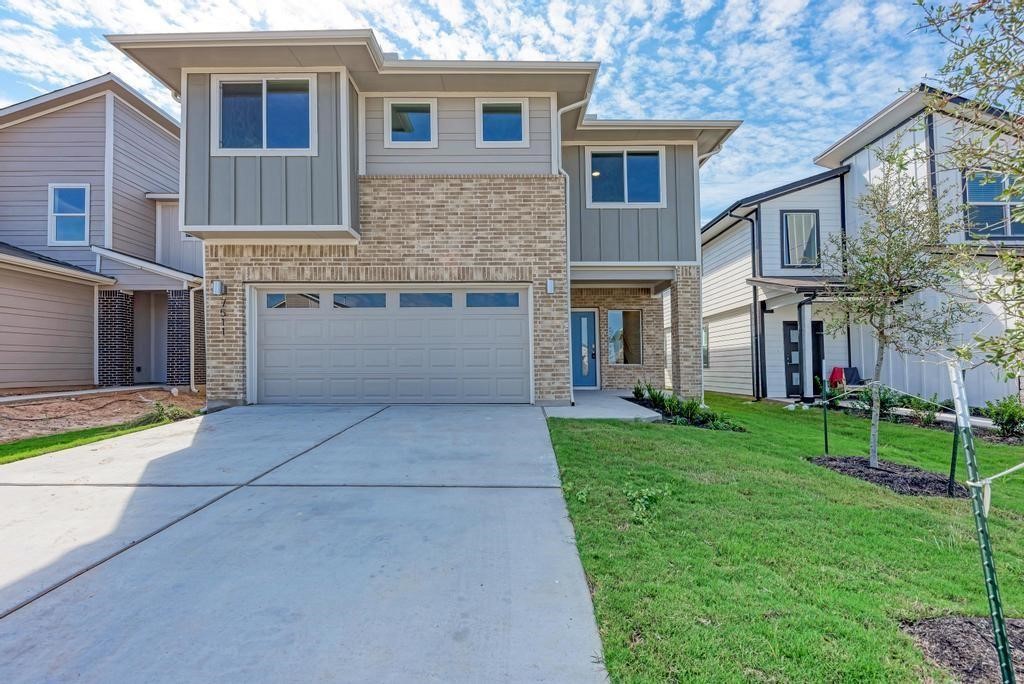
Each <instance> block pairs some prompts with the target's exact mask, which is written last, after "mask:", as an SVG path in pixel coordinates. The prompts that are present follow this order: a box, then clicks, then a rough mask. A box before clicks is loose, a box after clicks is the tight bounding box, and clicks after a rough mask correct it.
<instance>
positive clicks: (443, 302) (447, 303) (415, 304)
mask: <svg viewBox="0 0 1024 684" xmlns="http://www.w3.org/2000/svg"><path fill="white" fill-rule="evenodd" d="M398 305H399V306H400V307H402V308H403V309H417V308H421V309H422V308H434V309H450V308H452V293H451V292H402V293H401V294H399V295H398Z"/></svg>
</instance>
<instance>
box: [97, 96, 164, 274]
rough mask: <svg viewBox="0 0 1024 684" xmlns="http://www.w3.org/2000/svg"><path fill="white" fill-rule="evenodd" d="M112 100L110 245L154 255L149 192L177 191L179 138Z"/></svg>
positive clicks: (139, 254)
mask: <svg viewBox="0 0 1024 684" xmlns="http://www.w3.org/2000/svg"><path fill="white" fill-rule="evenodd" d="M112 101H113V103H114V156H113V161H114V167H113V175H112V179H113V182H112V186H113V193H112V199H113V207H114V211H113V220H112V226H111V239H112V244H111V248H112V249H114V250H115V251H118V252H123V253H125V254H130V255H132V256H137V257H140V258H142V259H149V260H152V259H154V258H155V257H156V231H155V230H154V226H155V223H156V205H155V203H154V202H153V200H150V199H146V193H147V192H162V193H176V192H178V138H177V137H176V136H174V135H172V134H171V133H169V132H168V131H167V129H165V128H164V127H162V126H160V125H158V124H156V123H155V122H153V121H152V120H150V119H149V118H148V117H146V116H143V115H142V114H140V113H139V112H138V111H136V110H135V109H133V108H132V107H131V106H129V105H128V104H126V103H124V102H122V101H121V100H120V99H119V98H116V97H115V98H112Z"/></svg>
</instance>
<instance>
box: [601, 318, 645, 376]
mask: <svg viewBox="0 0 1024 684" xmlns="http://www.w3.org/2000/svg"><path fill="white" fill-rule="evenodd" d="M608 363H610V364H613V365H639V364H641V363H643V325H642V314H641V312H640V311H609V312H608Z"/></svg>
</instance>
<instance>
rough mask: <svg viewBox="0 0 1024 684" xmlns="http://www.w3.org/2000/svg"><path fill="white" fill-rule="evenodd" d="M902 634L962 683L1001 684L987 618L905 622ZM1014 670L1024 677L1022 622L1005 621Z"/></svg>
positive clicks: (1018, 675) (990, 627) (950, 618)
mask: <svg viewBox="0 0 1024 684" xmlns="http://www.w3.org/2000/svg"><path fill="white" fill-rule="evenodd" d="M903 631H905V632H906V633H907V634H909V635H910V636H911V637H913V638H914V641H916V642H917V645H918V647H920V649H921V650H922V651H924V654H925V656H926V657H927V658H928V659H929V660H931V661H932V662H933V663H935V664H936V665H938V666H939V667H941V668H944V669H946V670H949V672H951V673H952V674H953V676H954V677H955V678H956V679H957V680H959V681H961V682H1001V681H1002V677H1000V674H999V658H998V657H997V656H996V647H995V643H994V642H993V641H992V623H991V622H990V621H989V619H988V618H977V617H958V616H951V617H941V618H932V619H930V620H919V621H917V622H908V623H906V624H904V625H903ZM1006 632H1007V635H1008V636H1009V637H1010V649H1011V651H1012V656H1011V657H1012V660H1013V671H1014V672H1015V673H1016V675H1017V678H1018V679H1021V678H1024V620H1007V621H1006Z"/></svg>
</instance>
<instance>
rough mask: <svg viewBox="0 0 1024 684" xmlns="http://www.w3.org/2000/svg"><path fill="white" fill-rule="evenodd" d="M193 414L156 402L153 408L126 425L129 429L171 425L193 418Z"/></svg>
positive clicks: (171, 405) (177, 407) (178, 407)
mask: <svg viewBox="0 0 1024 684" xmlns="http://www.w3.org/2000/svg"><path fill="white" fill-rule="evenodd" d="M191 417H192V414H191V413H189V412H188V411H186V410H185V409H183V408H181V407H180V406H176V405H174V404H164V403H163V402H159V401H157V402H154V403H153V408H151V409H150V410H149V411H147V412H146V413H143V414H142V415H141V416H139V417H137V418H133V419H132V420H130V421H128V422H127V423H126V425H128V426H129V427H140V426H142V425H155V424H157V423H169V422H174V421H176V420H185V419H186V418H191Z"/></svg>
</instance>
